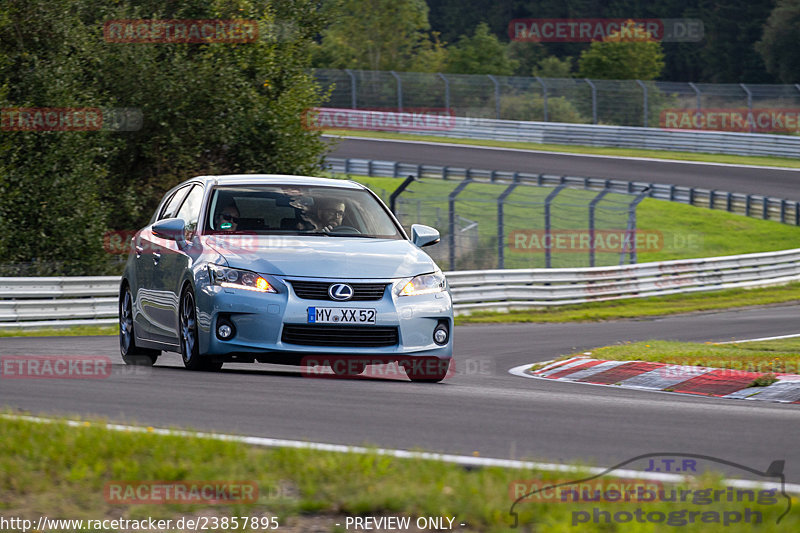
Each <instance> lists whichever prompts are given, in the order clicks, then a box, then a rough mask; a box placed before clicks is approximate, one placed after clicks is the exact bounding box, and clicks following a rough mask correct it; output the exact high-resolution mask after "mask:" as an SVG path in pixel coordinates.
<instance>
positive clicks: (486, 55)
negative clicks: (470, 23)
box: [447, 22, 517, 76]
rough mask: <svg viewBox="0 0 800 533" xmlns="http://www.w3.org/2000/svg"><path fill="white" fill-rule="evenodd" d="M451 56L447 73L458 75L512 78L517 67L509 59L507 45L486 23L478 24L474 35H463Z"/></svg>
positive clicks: (452, 49)
mask: <svg viewBox="0 0 800 533" xmlns="http://www.w3.org/2000/svg"><path fill="white" fill-rule="evenodd" d="M449 54H450V61H449V62H448V65H447V71H448V72H453V73H458V74H498V75H501V76H511V75H512V74H514V70H515V69H516V67H517V62H516V61H515V60H513V59H510V58H509V57H508V54H507V47H506V45H505V44H503V43H501V42H500V40H499V39H498V38H497V37H495V36H494V35H492V34H491V33H490V32H489V26H488V25H487V24H486V23H485V22H481V23H480V24H478V25H477V26H476V27H475V31H474V32H473V34H472V35H470V36H468V35H462V36H461V38H460V39H459V40H458V42H457V43H456V44H455V45H453V46H451V47H450V50H449Z"/></svg>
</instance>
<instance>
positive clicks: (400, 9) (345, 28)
mask: <svg viewBox="0 0 800 533" xmlns="http://www.w3.org/2000/svg"><path fill="white" fill-rule="evenodd" d="M324 9H325V11H326V13H328V17H329V18H330V19H331V23H330V25H329V26H328V27H326V28H325V29H324V30H323V31H322V40H321V43H320V44H319V46H318V47H317V48H316V50H315V56H314V66H317V67H326V68H353V69H366V70H420V69H424V68H439V67H440V65H442V64H443V63H444V53H445V50H444V47H443V46H442V45H441V44H440V43H439V42H438V39H437V37H436V35H433V36H431V35H429V33H428V31H429V30H430V24H428V6H427V4H426V3H425V0H329V1H328V2H327V3H326V4H325V7H324Z"/></svg>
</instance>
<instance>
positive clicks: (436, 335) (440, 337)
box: [433, 324, 448, 344]
mask: <svg viewBox="0 0 800 533" xmlns="http://www.w3.org/2000/svg"><path fill="white" fill-rule="evenodd" d="M447 337H448V332H447V327H446V326H444V325H442V324H439V325H438V326H436V329H435V330H433V342H435V343H436V344H447Z"/></svg>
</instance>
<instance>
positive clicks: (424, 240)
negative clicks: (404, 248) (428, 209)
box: [411, 224, 440, 248]
mask: <svg viewBox="0 0 800 533" xmlns="http://www.w3.org/2000/svg"><path fill="white" fill-rule="evenodd" d="M439 240H440V237H439V232H438V231H437V230H436V229H434V228H432V227H430V226H423V225H422V224H412V225H411V242H413V243H414V244H415V245H417V246H419V247H420V248H422V247H423V246H430V245H432V244H436V243H437V242H439Z"/></svg>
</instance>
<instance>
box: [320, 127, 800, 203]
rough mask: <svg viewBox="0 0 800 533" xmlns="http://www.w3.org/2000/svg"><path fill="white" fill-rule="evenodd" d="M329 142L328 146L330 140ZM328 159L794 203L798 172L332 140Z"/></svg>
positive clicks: (799, 188)
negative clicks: (681, 188)
mask: <svg viewBox="0 0 800 533" xmlns="http://www.w3.org/2000/svg"><path fill="white" fill-rule="evenodd" d="M329 141H331V142H334V141H333V140H332V139H330V138H329ZM330 155H331V156H333V157H344V158H346V157H353V158H359V159H377V160H382V161H399V162H402V163H421V164H425V165H439V166H445V165H447V166H453V167H458V168H465V167H469V168H479V169H485V170H507V171H517V172H529V173H533V174H553V175H558V176H581V177H592V178H606V179H618V180H624V181H643V182H648V183H665V184H674V185H685V186H689V187H701V188H704V189H715V190H720V191H727V192H739V193H749V194H768V195H770V196H775V197H776V198H785V199H787V200H793V201H800V186H798V185H800V169H780V168H774V167H742V166H731V165H716V164H703V163H692V162H681V161H657V160H653V159H621V158H615V157H605V156H600V157H597V156H594V157H593V156H586V155H572V154H555V153H546V152H535V151H525V150H508V149H502V148H489V149H486V148H481V147H476V146H467V145H447V144H427V143H420V142H408V141H394V140H375V139H342V140H339V141H336V142H334V146H333V149H332V151H331V153H330Z"/></svg>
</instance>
